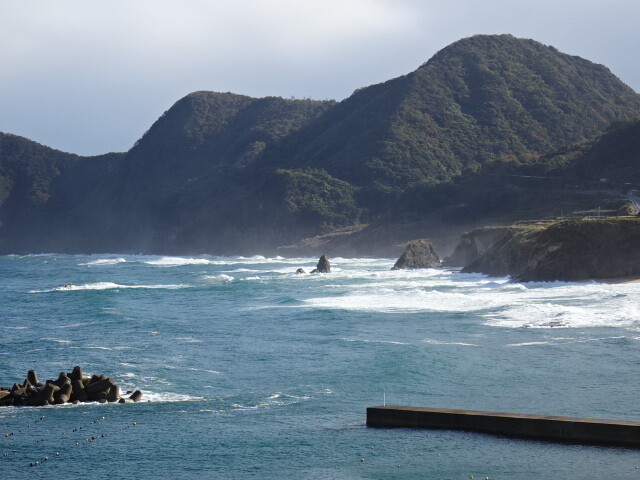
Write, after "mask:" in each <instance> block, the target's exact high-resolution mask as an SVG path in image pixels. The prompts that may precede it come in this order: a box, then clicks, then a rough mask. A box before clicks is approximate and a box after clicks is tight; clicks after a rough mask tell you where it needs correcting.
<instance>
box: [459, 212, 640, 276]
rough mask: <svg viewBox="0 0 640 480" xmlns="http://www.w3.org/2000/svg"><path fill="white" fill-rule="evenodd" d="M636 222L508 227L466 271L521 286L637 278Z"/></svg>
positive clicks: (639, 235) (639, 233)
mask: <svg viewBox="0 0 640 480" xmlns="http://www.w3.org/2000/svg"><path fill="white" fill-rule="evenodd" d="M638 245H640V219H638V218H606V219H580V220H566V221H561V222H557V223H553V224H551V225H548V226H534V227H510V228H508V229H507V231H506V233H505V235H504V236H503V237H502V238H501V239H500V240H498V241H497V242H496V243H495V244H494V245H493V246H492V247H490V248H489V249H488V250H487V251H486V252H485V253H484V254H483V255H481V256H480V257H478V258H477V259H476V260H474V261H472V262H470V263H469V264H467V265H466V266H465V268H464V269H463V271H464V272H480V273H485V274H488V275H494V276H504V275H509V276H511V277H513V278H515V279H518V280H520V281H554V280H564V281H580V280H588V279H608V278H616V277H630V276H636V275H640V249H639V248H638Z"/></svg>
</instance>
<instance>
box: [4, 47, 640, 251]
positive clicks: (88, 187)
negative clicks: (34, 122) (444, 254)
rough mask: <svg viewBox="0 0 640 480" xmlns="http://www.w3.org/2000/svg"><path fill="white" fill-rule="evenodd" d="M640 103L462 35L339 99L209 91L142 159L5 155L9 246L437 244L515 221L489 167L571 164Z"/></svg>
mask: <svg viewBox="0 0 640 480" xmlns="http://www.w3.org/2000/svg"><path fill="white" fill-rule="evenodd" d="M639 113H640V95H638V94H637V93H635V92H633V90H632V89H631V88H629V87H628V86H626V85H624V84H623V83H622V82H621V81H620V80H619V79H618V78H617V77H615V75H613V74H612V73H611V72H610V71H609V70H608V69H607V68H606V67H604V66H601V65H596V64H593V63H591V62H589V61H588V60H584V59H582V58H580V57H575V56H571V55H567V54H563V53H561V52H559V51H558V50H557V49H555V48H553V47H548V46H545V45H543V44H541V43H539V42H536V41H534V40H528V39H518V38H515V37H513V36H510V35H479V36H474V37H469V38H466V39H462V40H459V41H457V42H454V43H453V44H451V45H449V46H448V47H445V48H444V49H442V50H440V51H439V52H438V53H436V55H434V56H433V57H432V58H431V59H429V60H428V61H427V62H425V63H424V64H422V65H421V66H420V67H419V68H418V69H416V70H414V71H413V72H410V73H408V74H406V75H403V76H400V77H397V78H394V79H391V80H388V81H386V82H382V83H379V84H376V85H372V86H369V87H364V88H361V89H358V90H356V91H355V92H354V93H353V94H352V95H351V96H350V97H348V98H347V99H345V100H343V101H341V102H333V101H315V100H286V99H282V98H278V97H264V98H259V99H255V98H252V97H248V96H245V95H238V94H232V93H216V92H206V91H199V92H193V93H191V94H189V95H187V96H185V97H183V98H182V99H180V100H178V101H177V102H176V103H175V104H174V105H173V106H172V107H171V108H169V109H168V110H167V111H166V112H165V114H163V115H162V116H161V117H160V118H159V119H158V120H157V121H156V122H154V124H153V125H151V127H150V128H149V130H148V131H147V132H146V133H145V134H144V135H143V136H142V137H141V138H140V139H139V140H138V141H137V142H136V144H135V145H134V146H133V147H132V148H131V149H130V150H129V151H128V152H126V153H122V154H107V155H104V156H99V157H91V158H89V157H79V156H73V155H72V154H64V153H63V152H59V153H55V152H56V151H53V150H46V148H47V147H43V146H39V147H37V148H36V147H33V149H34V152H36V153H34V155H33V158H32V159H25V158H23V157H20V155H19V154H18V153H15V152H12V151H10V150H11V149H7V148H5V149H4V150H2V149H0V220H3V224H2V225H1V226H0V251H2V252H6V253H14V252H16V251H18V250H21V251H27V250H28V251H37V250H39V251H47V250H48V251H51V249H59V251H83V252H87V251H94V250H98V251H112V252H116V251H118V252H119V251H132V252H144V253H164V252H173V253H180V252H188V253H204V252H210V253H225V254H229V253H263V252H266V251H271V252H275V251H277V250H276V248H277V247H278V246H282V245H292V244H295V243H296V242H299V241H300V240H301V239H303V238H306V237H313V236H315V235H323V234H328V233H331V232H335V231H338V230H341V229H347V231H350V232H356V231H357V232H360V233H357V235H361V236H363V237H362V238H370V239H371V242H375V241H376V238H377V237H379V235H378V234H376V233H371V232H381V231H383V230H384V229H382V230H381V228H382V226H383V225H400V226H401V225H402V224H403V223H404V224H407V225H408V224H412V225H423V227H420V228H421V229H422V231H423V233H422V234H419V233H420V232H419V231H418V230H419V229H418V230H416V228H414V227H412V228H411V229H408V230H407V233H406V235H409V233H408V232H409V230H410V231H411V232H412V233H411V235H413V234H418V235H417V236H416V237H414V238H423V237H427V238H428V237H429V233H428V231H429V230H431V231H440V230H443V231H444V229H445V228H453V229H454V230H456V231H457V230H460V229H462V228H466V227H467V226H477V224H478V223H479V222H491V221H496V220H495V219H496V218H501V217H500V216H499V215H498V217H495V215H494V213H492V212H494V211H495V210H496V205H497V206H498V207H500V204H501V200H500V198H511V199H514V198H517V196H518V195H522V192H524V190H522V188H521V186H519V185H516V184H514V185H512V184H511V183H512V182H511V183H510V182H507V183H508V184H505V185H502V184H500V183H499V182H498V181H495V180H492V181H490V182H489V184H491V185H492V188H493V191H486V192H482V191H481V190H482V189H483V188H484V187H482V188H481V182H482V181H484V180H486V179H490V178H492V177H489V176H487V175H493V174H492V173H491V172H494V171H495V172H505V171H507V170H510V169H516V170H517V172H520V171H521V170H518V169H520V168H529V169H532V170H536V169H538V170H540V169H542V170H544V169H546V170H549V169H550V168H551V167H550V165H551V164H554V165H556V164H557V165H564V167H566V166H567V165H573V162H574V161H576V159H578V158H579V157H580V154H579V153H575V152H574V150H572V148H574V147H573V145H576V144H580V145H584V144H585V142H586V141H588V140H589V139H593V138H595V137H596V136H598V135H601V134H603V133H604V132H605V130H606V129H607V127H608V126H609V125H610V124H611V123H612V122H624V121H629V120H631V119H632V118H634V117H636V116H637V115H638V114H639ZM1 138H4V139H5V140H6V139H7V138H9V139H10V140H11V142H13V143H16V142H17V141H16V139H12V138H11V137H1ZM17 143H20V142H17ZM629 145H630V146H629V148H630V149H631V150H633V149H634V148H636V147H635V144H633V142H631V143H630V144H629ZM0 147H1V145H0ZM40 147H42V148H40ZM23 148H26V146H25V145H23ZM582 148H583V149H584V148H586V147H582ZM43 149H45V150H43ZM563 149H564V150H563ZM17 150H20V149H19V148H17ZM562 151H564V152H565V154H558V153H556V154H553V155H552V152H562ZM567 152H568V153H567ZM571 152H573V153H571ZM554 155H555V156H554ZM562 155H564V157H563V156H562ZM601 157H602V155H600V156H599V157H597V158H596V159H595V160H591V162H592V164H593V165H592V166H591V167H590V168H591V169H592V170H594V171H595V170H597V168H599V167H597V166H598V165H601V164H602V163H603V162H605V160H602V158H601ZM38 158H41V159H45V158H48V159H49V160H46V161H43V162H40V163H38V162H39V161H37V159H38ZM580 158H582V157H580ZM594 158H595V157H594ZM630 158H635V157H633V155H631V157H630ZM577 161H578V163H580V161H583V162H584V160H577ZM627 163H628V165H627V169H628V170H634V166H633V162H632V161H631V160H630V161H629V162H627ZM16 165H19V166H20V165H21V167H20V168H22V170H20V168H17V169H16V167H15V166H16ZM29 165H31V167H33V168H32V169H31V170H29V169H28V168H27V167H28V166H29ZM585 165H586V164H585ZM594 165H595V166H594ZM523 166H524V167H523ZM23 167H24V168H23ZM58 167H62V168H58ZM564 167H563V168H564ZM596 167H597V168H596ZM554 168H555V167H554ZM18 171H20V172H26V177H25V175H22V177H21V176H20V175H19V174H18V173H19V172H18ZM514 171H515V170H514ZM563 171H564V172H565V174H566V175H572V176H574V177H577V176H578V174H577V173H576V171H572V170H570V169H568V168H565V170H563ZM16 172H18V173H16ZM483 172H487V173H486V174H485V173H483ZM483 175H484V176H483ZM517 175H520V173H517V174H516V176H517ZM19 178H27V183H28V182H31V184H32V185H45V186H46V189H45V190H46V191H42V192H41V193H43V194H44V195H43V196H42V201H41V202H40V203H39V204H38V205H36V203H37V202H36V203H34V202H33V198H34V197H33V195H32V196H31V197H29V193H28V192H27V190H25V189H22V190H19V191H18V190H15V189H12V188H10V186H11V185H13V184H15V182H16V180H17V179H19ZM505 178H506V177H505ZM3 182H4V183H3ZM474 182H475V183H474ZM479 182H480V183H479ZM474 185H475V186H474ZM469 186H471V187H472V188H471V190H469ZM544 188H547V187H544ZM474 189H475V190H474ZM465 190H467V191H465ZM485 190H487V189H486V188H485ZM34 191H35V190H34ZM3 192H4V193H3ZM474 192H477V193H478V195H479V196H477V198H475V199H473V198H474V197H473V196H471V195H470V193H474ZM518 192H520V193H518ZM527 192H528V193H527ZM536 192H537V190H535V188H534V189H533V190H527V191H526V192H525V193H526V195H528V197H526V196H525V197H523V198H534V199H535V197H536V195H537V193H536ZM3 195H4V198H3ZM563 195H564V194H563ZM567 195H570V194H567ZM563 198H564V197H563ZM469 202H472V203H471V204H470V203H469ZM473 203H475V205H474V204H473ZM9 207H11V208H9ZM478 207H480V208H478ZM522 207H523V206H521V207H519V208H521V211H520V212H521V213H520V215H521V216H525V217H526V216H527V215H532V214H536V213H535V212H538V211H539V210H541V209H538V210H535V209H530V210H531V212H525V211H524V210H522ZM492 209H493V210H492ZM514 215H517V209H516V210H514ZM498 221H503V220H498ZM365 224H371V225H372V226H375V228H373V229H368V228H362V227H363V226H364V225H365ZM352 227H357V228H355V229H354V228H352ZM425 230H426V232H425ZM362 232H364V233H362ZM367 232H369V233H367ZM367 235H369V237H366V236H367ZM403 235H404V234H403V233H402V228H401V227H400V230H399V231H398V234H397V235H387V234H385V235H382V236H383V237H388V238H387V240H385V241H391V239H392V238H393V242H397V241H399V240H402V237H403ZM410 239H411V238H406V239H405V240H410ZM359 244H360V245H366V244H367V241H363V240H362V239H361V240H359ZM376 248H377V247H376ZM25 249H26V250H25ZM380 251H384V248H383V247H380V248H379V249H377V250H376V252H380Z"/></svg>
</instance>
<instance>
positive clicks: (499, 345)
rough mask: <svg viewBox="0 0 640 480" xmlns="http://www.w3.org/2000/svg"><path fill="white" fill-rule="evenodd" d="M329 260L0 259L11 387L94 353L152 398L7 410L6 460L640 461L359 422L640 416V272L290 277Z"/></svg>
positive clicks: (239, 466) (410, 474)
mask: <svg viewBox="0 0 640 480" xmlns="http://www.w3.org/2000/svg"><path fill="white" fill-rule="evenodd" d="M316 262H317V259H311V258H298V259H284V258H280V257H277V258H265V257H261V256H256V257H249V258H243V257H213V256H199V257H157V256H121V255H118V256H115V255H112V256H109V255H101V256H60V255H37V256H36V255H34V256H24V257H21V256H7V257H0V307H1V310H0V311H1V312H2V319H1V320H0V385H3V386H11V385H12V384H13V383H14V382H21V381H22V380H23V379H24V376H25V375H26V373H27V370H29V369H31V368H35V369H36V370H37V371H38V374H39V376H40V378H41V379H46V378H53V377H57V375H58V373H59V372H60V371H62V370H65V371H69V370H70V369H71V368H72V367H73V366H75V365H81V366H82V367H83V368H84V369H85V371H87V372H89V373H104V374H106V375H109V376H111V377H113V378H114V379H115V380H116V381H117V383H118V384H119V385H121V387H122V388H123V389H125V390H126V389H136V388H139V389H141V390H142V391H143V392H144V397H143V400H145V401H144V402H143V403H139V404H133V405H131V404H128V405H108V404H107V405H99V404H86V405H79V406H62V407H60V406H56V407H43V408H31V407H28V408H13V407H7V408H2V409H0V434H2V435H1V436H0V458H1V461H2V466H3V467H5V465H6V468H7V471H17V472H24V471H25V469H26V470H28V471H27V473H28V474H29V475H36V478H40V477H42V478H44V477H50V476H52V475H56V476H57V475H61V474H64V475H66V476H68V477H69V478H80V476H83V475H86V474H87V460H86V459H87V458H90V459H91V465H92V467H91V468H94V469H97V470H96V471H109V472H110V474H112V475H117V476H120V477H123V478H128V477H136V478H169V477H171V478H274V479H276V478H314V479H315V478H349V479H351V478H363V479H364V478H367V479H369V478H373V479H377V478H380V479H387V478H402V479H412V478H434V479H436V478H437V479H442V478H451V479H454V478H456V479H457V478H469V476H470V475H474V476H475V477H476V478H485V477H486V476H488V477H490V478H509V479H513V478H522V479H529V478H548V479H552V478H553V479H556V478H597V477H605V478H637V475H638V473H637V470H635V466H636V464H639V463H640V460H638V458H637V454H636V452H634V451H632V450H625V449H620V448H599V447H587V446H575V445H573V446H572V445H556V444H549V443H542V442H529V441H521V440H513V439H507V438H500V437H491V436H486V435H477V434H471V433H464V432H450V431H426V430H425V431H421V430H416V431H411V430H377V429H367V428H366V427H365V426H364V422H365V409H366V407H367V406H373V405H379V404H381V403H382V401H383V394H384V395H386V399H387V403H390V404H404V405H416V406H433V407H448V408H470V409H477V410H502V411H515V412H523V413H541V414H557V415H572V416H593V417H601V418H624V419H638V418H640V406H638V402H637V393H638V392H637V370H638V364H639V363H640V356H639V353H640V332H639V329H640V308H639V306H638V302H637V298H638V294H639V293H640V284H613V285H607V284H602V283H595V282H593V283H561V282H554V283H529V284H519V283H512V282H509V281H508V279H506V278H488V277H485V276H483V275H477V274H462V273H460V272H459V271H457V270H451V269H449V270H447V269H437V270H436V269H432V270H419V271H390V270H389V269H390V268H391V266H392V265H393V263H394V260H391V259H343V258H333V259H331V262H332V273H331V274H320V275H308V274H302V275H298V274H295V271H296V269H297V268H298V267H303V268H305V270H307V271H309V270H311V269H312V268H313V267H314V266H315V263H316ZM42 416H44V417H45V418H44V419H42V420H40V417H42ZM103 416H104V417H105V420H104V421H100V422H98V423H93V422H94V420H96V419H98V418H101V417H103ZM132 422H136V425H135V427H134V426H132V425H133V423H132ZM29 425H30V426H29ZM74 430H75V431H74ZM10 432H14V433H15V435H13V436H10V437H5V436H4V434H5V433H10ZM102 435H106V436H104V437H103V436H102ZM88 436H89V437H91V436H95V437H97V440H96V441H92V442H87V441H86V438H87V437H88ZM76 443H78V445H76ZM371 447H374V448H371ZM14 450H15V452H14ZM54 452H58V453H59V454H60V455H58V456H55V455H54ZM45 456H48V457H49V459H50V460H48V461H47V462H46V463H45V462H43V463H41V464H40V465H38V466H37V467H29V463H31V462H35V461H38V460H42V458H44V457H45ZM361 459H364V460H365V461H364V462H361V461H360V460H361Z"/></svg>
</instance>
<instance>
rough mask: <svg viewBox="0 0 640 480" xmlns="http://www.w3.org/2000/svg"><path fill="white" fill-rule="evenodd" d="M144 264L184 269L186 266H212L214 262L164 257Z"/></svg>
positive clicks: (202, 259) (200, 259)
mask: <svg viewBox="0 0 640 480" xmlns="http://www.w3.org/2000/svg"><path fill="white" fill-rule="evenodd" d="M144 263H146V264H147V265H154V266H156V267H183V266H186V265H211V264H212V262H211V260H209V259H206V258H185V257H162V258H158V259H153V260H147V261H145V262H144Z"/></svg>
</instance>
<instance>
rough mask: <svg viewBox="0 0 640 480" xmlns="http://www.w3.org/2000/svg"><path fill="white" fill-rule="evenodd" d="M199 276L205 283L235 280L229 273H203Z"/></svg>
mask: <svg viewBox="0 0 640 480" xmlns="http://www.w3.org/2000/svg"><path fill="white" fill-rule="evenodd" d="M201 278H202V280H205V281H206V282H207V283H228V282H233V281H234V280H235V278H234V277H232V276H231V275H226V274H224V273H221V274H218V275H203V276H202V277H201Z"/></svg>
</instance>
